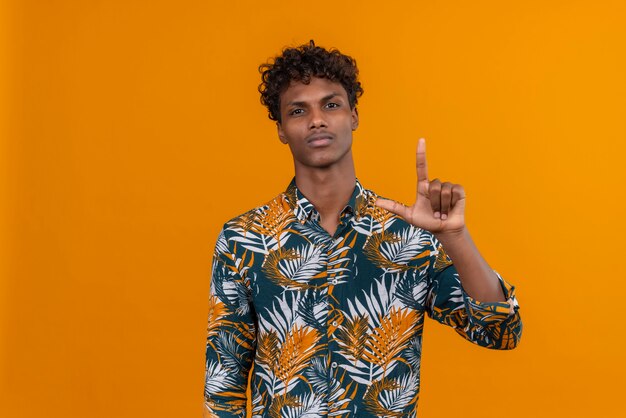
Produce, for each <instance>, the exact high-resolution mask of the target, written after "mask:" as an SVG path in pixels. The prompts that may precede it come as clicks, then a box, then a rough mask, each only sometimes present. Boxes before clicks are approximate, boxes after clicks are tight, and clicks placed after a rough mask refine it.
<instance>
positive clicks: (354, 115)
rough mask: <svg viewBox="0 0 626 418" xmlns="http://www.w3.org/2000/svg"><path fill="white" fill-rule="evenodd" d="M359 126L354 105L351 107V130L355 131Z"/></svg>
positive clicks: (357, 114)
mask: <svg viewBox="0 0 626 418" xmlns="http://www.w3.org/2000/svg"><path fill="white" fill-rule="evenodd" d="M358 127H359V111H358V110H357V108H356V106H354V109H352V130H353V131H355V130H356V128H358Z"/></svg>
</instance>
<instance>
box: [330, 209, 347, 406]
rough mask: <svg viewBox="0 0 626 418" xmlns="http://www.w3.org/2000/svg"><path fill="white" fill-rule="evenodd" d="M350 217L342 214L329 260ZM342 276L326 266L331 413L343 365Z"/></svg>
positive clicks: (340, 240)
mask: <svg viewBox="0 0 626 418" xmlns="http://www.w3.org/2000/svg"><path fill="white" fill-rule="evenodd" d="M349 217H350V213H348V212H347V211H344V212H342V215H341V219H340V223H339V225H338V226H337V231H336V232H335V234H334V236H333V238H332V242H330V243H329V244H328V246H327V248H326V256H327V260H330V259H331V256H332V254H333V253H334V252H335V250H336V249H337V246H338V245H339V244H340V243H341V242H342V237H343V235H344V234H345V233H346V232H347V231H346V228H348V220H349ZM338 274H340V272H339V271H337V270H335V271H331V265H329V263H327V264H326V277H327V284H328V295H327V304H328V305H327V306H328V311H327V312H328V315H327V318H326V337H327V340H328V343H327V347H328V353H327V365H328V376H327V386H326V388H327V390H326V392H327V393H326V398H327V400H328V408H329V411H330V410H331V409H332V406H333V405H332V401H331V393H330V390H331V388H332V387H333V381H334V380H335V379H336V378H337V371H338V368H339V365H340V363H341V359H340V357H339V356H340V355H339V354H338V353H339V346H338V344H337V341H336V338H335V337H334V333H335V332H336V331H337V328H338V327H339V326H340V325H341V322H342V315H341V310H340V307H341V300H340V297H341V296H340V294H341V292H338V291H337V285H338V284H339V280H338V278H337V275H338Z"/></svg>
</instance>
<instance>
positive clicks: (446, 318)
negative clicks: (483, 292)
mask: <svg viewBox="0 0 626 418" xmlns="http://www.w3.org/2000/svg"><path fill="white" fill-rule="evenodd" d="M433 240H434V246H435V248H437V250H436V251H434V252H433V253H432V254H431V259H430V265H429V268H428V275H429V294H428V298H427V313H428V316H430V317H431V318H433V319H435V320H436V321H438V322H440V323H442V324H445V325H449V326H451V327H452V328H454V330H455V331H456V332H457V333H458V334H459V335H461V336H462V337H463V338H465V339H467V340H469V341H471V342H473V343H475V344H478V345H480V346H482V347H487V348H492V349H500V350H508V349H512V348H515V347H516V346H517V344H518V342H519V340H520V338H521V336H522V320H521V317H520V314H519V305H518V303H517V299H516V297H515V287H513V286H512V285H510V284H509V283H507V282H506V281H505V280H504V279H503V278H502V277H501V276H500V274H499V273H498V272H496V271H495V270H494V272H495V274H496V276H497V277H498V280H499V281H500V286H501V287H502V291H503V293H504V297H505V299H506V301H505V302H480V301H478V300H476V299H474V298H472V297H471V296H469V295H468V294H467V293H466V292H465V290H463V286H462V285H461V281H460V279H459V274H458V272H457V270H456V268H455V267H454V264H453V263H452V260H451V259H450V257H448V255H447V254H446V253H445V251H444V249H443V246H442V245H441V244H440V243H439V242H438V241H437V240H436V239H434V238H433Z"/></svg>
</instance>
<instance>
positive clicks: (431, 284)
mask: <svg viewBox="0 0 626 418" xmlns="http://www.w3.org/2000/svg"><path fill="white" fill-rule="evenodd" d="M376 198H377V195H376V194H375V193H374V192H372V191H370V190H366V189H364V188H363V187H362V186H361V184H360V183H359V181H358V180H357V181H356V186H355V189H354V193H353V194H352V197H351V198H350V201H349V202H348V204H347V205H346V207H345V208H344V209H343V211H342V212H341V214H340V222H339V226H338V227H337V230H336V232H335V233H334V235H332V236H331V235H330V234H329V233H328V232H327V231H325V230H324V229H323V228H322V227H321V225H320V215H319V212H317V210H316V209H315V208H314V206H313V205H312V204H311V202H309V201H308V200H307V199H306V197H304V196H303V195H302V194H301V192H300V190H299V189H298V188H297V187H296V184H295V180H292V182H291V184H290V185H289V187H288V188H287V190H286V191H285V192H284V193H282V194H280V195H279V196H277V197H276V198H274V199H273V200H272V201H270V202H269V203H267V204H265V205H263V206H261V207H258V208H256V209H254V210H252V211H249V212H247V213H245V214H243V215H241V216H238V217H236V218H234V219H232V220H231V221H229V222H227V223H226V224H225V225H224V228H223V229H222V231H221V233H220V235H219V237H218V240H217V244H216V247H215V254H214V259H213V265H212V271H213V272H212V280H211V286H210V289H211V290H210V297H209V321H208V339H207V347H206V379H205V391H204V395H205V415H206V416H209V417H245V416H246V413H247V411H246V389H247V386H248V378H249V376H250V390H251V394H252V398H251V405H252V411H251V415H252V416H253V417H306V418H313V417H327V416H328V417H338V418H347V417H414V416H416V414H417V400H418V396H419V387H420V360H421V347H422V328H423V323H424V317H425V315H428V316H429V317H431V318H433V319H435V320H436V321H438V322H441V323H442V324H445V325H449V326H450V327H452V328H454V330H455V331H456V332H457V333H459V334H460V335H461V336H462V337H464V338H466V339H467V340H469V341H471V342H473V343H476V344H478V345H480V346H483V347H487V348H493V349H511V348H513V347H515V346H516V344H517V343H518V341H519V339H520V336H521V331H522V323H521V319H520V315H519V313H518V305H517V301H516V299H515V294H514V288H513V287H512V286H511V285H510V284H508V283H507V282H506V281H504V280H503V279H502V277H501V276H500V275H499V274H498V273H497V272H496V275H497V276H498V279H499V281H500V284H501V287H502V290H503V293H504V296H505V299H507V301H506V302H489V303H486V302H479V301H477V300H475V299H473V298H472V297H470V296H469V295H468V294H466V293H465V291H464V290H463V287H462V285H461V281H460V280H459V275H458V273H457V271H456V269H455V266H454V264H453V263H452V261H451V259H450V258H449V257H448V256H447V254H446V252H445V249H444V248H443V247H442V245H441V244H440V243H439V242H438V240H437V239H436V238H435V236H434V235H433V234H432V233H430V232H428V231H426V230H424V229H421V228H417V227H414V226H412V225H410V224H409V223H407V222H406V221H404V220H403V219H402V218H401V217H398V216H396V215H394V214H392V213H390V212H388V211H386V210H384V209H382V208H379V207H377V206H376V205H375V204H374V202H375V201H376ZM251 369H252V371H251V372H250V370H251ZM249 373H251V375H249ZM248 412H249V411H248Z"/></svg>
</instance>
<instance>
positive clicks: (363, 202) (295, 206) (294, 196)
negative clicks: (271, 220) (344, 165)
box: [284, 177, 370, 223]
mask: <svg viewBox="0 0 626 418" xmlns="http://www.w3.org/2000/svg"><path fill="white" fill-rule="evenodd" d="M284 197H285V199H286V200H287V203H288V204H289V206H290V207H291V209H292V210H293V212H294V214H295V216H296V218H297V219H298V220H299V221H300V222H302V223H304V222H306V221H307V220H314V221H319V220H320V214H319V212H318V211H317V209H315V206H313V204H312V203H311V202H310V201H309V199H307V198H306V197H305V196H304V195H303V194H302V192H301V191H300V189H298V186H296V179H295V177H294V178H293V179H292V180H291V183H289V186H287V190H285V193H284ZM369 200H370V199H368V194H367V190H366V189H364V188H363V186H362V185H361V183H360V182H359V179H356V183H355V186H354V191H353V192H352V196H350V200H349V201H348V204H347V205H346V206H345V207H344V208H343V210H342V211H341V217H343V216H346V215H354V216H356V218H357V219H359V218H360V217H361V216H363V215H364V214H365V210H366V209H367V205H368V201H369Z"/></svg>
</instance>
